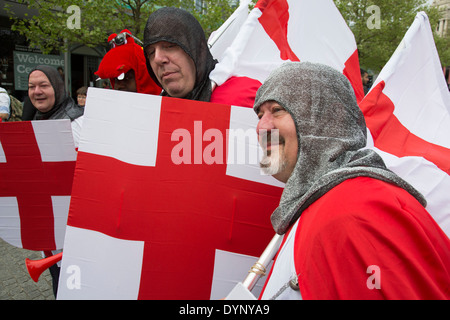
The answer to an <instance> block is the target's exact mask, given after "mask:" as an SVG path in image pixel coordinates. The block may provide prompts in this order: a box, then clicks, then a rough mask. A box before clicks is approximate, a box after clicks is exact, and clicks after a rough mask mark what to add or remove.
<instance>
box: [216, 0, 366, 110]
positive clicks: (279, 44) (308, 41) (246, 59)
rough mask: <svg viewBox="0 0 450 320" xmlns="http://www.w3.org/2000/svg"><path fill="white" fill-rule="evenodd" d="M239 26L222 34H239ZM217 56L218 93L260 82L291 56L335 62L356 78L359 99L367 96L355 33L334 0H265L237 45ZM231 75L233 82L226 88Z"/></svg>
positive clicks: (230, 92)
mask: <svg viewBox="0 0 450 320" xmlns="http://www.w3.org/2000/svg"><path fill="white" fill-rule="evenodd" d="M241 16H243V15H241ZM236 21H240V20H239V19H236ZM235 24H236V25H238V23H235ZM231 25H233V24H231ZM234 30H235V28H230V35H228V34H227V31H225V32H223V34H222V37H224V38H226V39H228V38H229V37H232V36H234V32H235V31H234ZM224 41H225V40H224ZM225 42H228V40H227V41H225ZM213 48H214V46H213ZM213 52H214V51H213ZM215 58H216V59H218V60H219V63H218V64H217V65H216V67H215V69H214V70H213V71H212V72H211V75H210V78H211V80H212V81H214V82H215V83H216V84H217V85H218V86H219V87H218V88H216V91H217V92H215V93H214V94H215V95H219V94H220V95H227V94H228V95H231V94H232V92H233V89H235V90H236V88H239V86H242V84H243V83H244V84H245V85H249V83H252V84H255V83H259V85H260V84H261V83H262V82H264V80H265V79H266V78H267V77H268V75H269V74H270V72H271V71H272V70H274V69H275V68H277V67H278V66H280V65H281V64H282V63H283V62H285V61H287V60H291V61H309V62H317V63H323V64H326V65H329V66H331V67H334V68H336V69H337V70H339V71H341V72H343V73H344V74H345V75H346V76H347V78H348V79H349V80H350V82H351V83H352V86H353V88H354V90H355V94H356V97H357V101H358V102H359V101H360V100H362V98H363V96H364V92H363V87H362V82H361V73H360V67H359V60H358V51H357V47H356V42H355V38H354V36H353V33H352V32H351V30H350V29H349V27H348V26H347V24H346V22H345V20H344V19H343V17H342V16H341V14H340V12H339V10H338V9H337V8H336V6H335V4H334V3H333V1H332V0H260V1H258V2H257V4H256V6H255V8H254V9H253V10H252V11H251V12H250V14H249V15H248V18H247V19H246V20H245V22H244V23H243V24H242V26H241V28H240V32H239V33H238V34H237V35H236V36H235V38H234V41H233V42H232V43H231V45H230V46H229V47H228V48H227V49H226V50H225V52H224V53H223V54H218V53H216V55H215ZM230 78H231V79H233V82H232V85H228V84H227V85H226V86H225V87H223V88H221V87H220V86H221V85H223V84H224V83H225V82H226V81H227V80H229V79H230ZM255 87H258V86H257V85H255ZM222 90H223V91H226V92H224V93H222V92H221V91H222ZM219 92H220V93H219ZM213 98H214V96H213Z"/></svg>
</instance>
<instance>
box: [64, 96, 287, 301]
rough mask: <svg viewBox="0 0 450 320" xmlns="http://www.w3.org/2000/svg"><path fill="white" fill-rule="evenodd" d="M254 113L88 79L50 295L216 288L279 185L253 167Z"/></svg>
mask: <svg viewBox="0 0 450 320" xmlns="http://www.w3.org/2000/svg"><path fill="white" fill-rule="evenodd" d="M124 108H126V109H127V110H128V112H127V114H128V115H129V116H128V117H122V116H121V112H120V110H123V109H124ZM256 124H257V117H256V115H255V114H254V112H253V110H251V109H248V108H241V107H231V106H226V105H215V104H211V103H204V102H196V101H190V100H180V99H174V98H165V97H164V98H162V97H158V96H151V95H142V94H136V93H129V92H120V91H110V90H103V89H95V88H90V89H89V95H88V98H87V106H86V111H85V115H84V120H83V131H82V136H81V141H80V147H79V150H78V158H77V165H76V169H75V176H74V184H73V192H72V201H71V205H70V212H69V218H68V226H67V231H66V240H65V245H64V255H63V260H62V266H61V277H60V281H59V290H58V299H210V298H211V299H218V298H224V297H225V296H226V295H227V294H228V293H229V292H230V291H231V289H232V288H233V287H234V285H235V284H236V283H237V282H238V281H242V280H243V279H244V278H245V277H246V275H247V272H248V270H249V269H250V267H251V266H252V264H253V263H254V262H255V261H256V260H255V258H250V257H252V256H253V257H256V256H259V255H260V254H261V252H262V251H263V250H264V248H265V246H266V245H267V243H268V242H269V241H270V239H271V238H272V237H273V235H274V231H273V229H272V226H271V224H270V219H269V217H270V214H271V213H272V211H273V210H274V209H275V208H276V207H277V205H278V202H279V198H280V196H281V192H282V185H280V184H279V183H278V182H277V181H276V180H275V179H274V178H272V177H271V176H262V175H260V173H259V167H258V155H255V154H254V153H253V152H254V151H257V150H259V148H258V142H257V137H256V129H255V128H256ZM247 145H250V147H248V148H247V147H244V149H245V150H243V149H242V146H247ZM242 152H244V153H245V154H242ZM236 259H237V260H236ZM249 259H250V260H249ZM236 261H244V262H243V269H239V267H238V266H239V263H237V262H236ZM225 262H227V263H225ZM235 270H240V273H239V275H238V276H237V275H235V274H230V272H233V271H235ZM236 277H237V278H236Z"/></svg>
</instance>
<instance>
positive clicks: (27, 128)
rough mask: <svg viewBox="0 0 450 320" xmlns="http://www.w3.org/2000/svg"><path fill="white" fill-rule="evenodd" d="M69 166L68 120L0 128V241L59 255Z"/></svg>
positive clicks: (69, 186)
mask: <svg viewBox="0 0 450 320" xmlns="http://www.w3.org/2000/svg"><path fill="white" fill-rule="evenodd" d="M75 161H76V151H75V146H74V142H73V137H72V129H71V126H70V121H69V120H46V121H31V122H30V121H25V122H5V123H0V238H2V239H3V240H5V241H6V242H8V243H10V244H12V245H14V246H16V247H19V248H24V249H28V250H42V251H44V250H56V249H62V247H63V243H64V233H65V229H66V222H67V215H68V212H69V203H70V194H71V190H72V181H73V175H74V170H75Z"/></svg>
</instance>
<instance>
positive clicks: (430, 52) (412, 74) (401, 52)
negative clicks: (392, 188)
mask: <svg viewBox="0 0 450 320" xmlns="http://www.w3.org/2000/svg"><path fill="white" fill-rule="evenodd" d="M360 107H361V109H362V111H363V112H364V117H365V119H366V123H367V127H368V128H369V130H370V133H371V135H369V138H373V141H370V140H369V146H372V147H373V146H374V147H375V148H376V149H377V152H379V153H380V154H381V156H382V157H383V159H384V161H385V162H386V165H387V166H388V168H389V169H391V170H393V171H394V172H396V173H397V174H398V175H399V176H401V177H402V178H403V179H405V180H406V181H408V182H409V183H411V184H412V185H413V186H414V187H415V188H416V189H417V190H419V191H420V192H421V193H422V194H423V195H424V196H425V198H426V199H427V202H428V204H427V210H428V212H430V214H431V215H432V216H433V218H434V219H435V220H436V222H437V223H438V224H439V226H440V227H441V228H442V229H443V230H444V232H445V233H446V234H447V236H450V201H449V196H448V190H449V188H450V176H449V174H450V93H449V91H448V88H447V85H446V83H445V78H444V75H443V73H442V69H441V64H440V61H439V56H438V53H437V50H436V46H435V44H434V39H433V33H432V31H431V26H430V23H429V20H428V17H427V15H426V14H425V13H424V12H420V13H418V14H417V16H416V18H415V20H414V22H413V24H412V25H411V27H410V28H409V29H408V31H407V32H406V34H405V36H404V38H403V40H402V42H401V43H400V45H399V46H398V48H397V50H396V51H395V52H394V54H393V55H392V57H391V59H390V60H389V61H388V63H387V64H386V65H385V66H384V68H383V70H382V71H381V72H380V74H379V76H378V78H377V80H376V81H375V83H374V85H373V87H372V88H371V90H370V91H369V93H368V94H367V96H366V97H365V98H364V100H363V101H362V102H361V103H360Z"/></svg>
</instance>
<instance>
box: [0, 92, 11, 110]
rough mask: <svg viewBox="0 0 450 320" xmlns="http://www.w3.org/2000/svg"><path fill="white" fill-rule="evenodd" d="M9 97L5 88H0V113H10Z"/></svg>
mask: <svg viewBox="0 0 450 320" xmlns="http://www.w3.org/2000/svg"><path fill="white" fill-rule="evenodd" d="M10 105H11V99H10V98H9V95H8V93H6V91H5V90H0V113H7V114H9V113H10Z"/></svg>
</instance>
